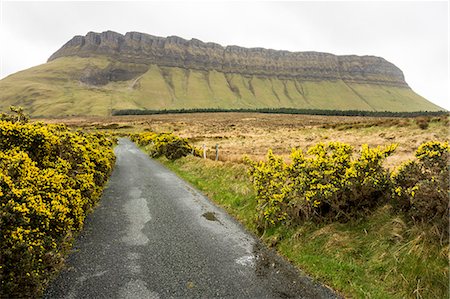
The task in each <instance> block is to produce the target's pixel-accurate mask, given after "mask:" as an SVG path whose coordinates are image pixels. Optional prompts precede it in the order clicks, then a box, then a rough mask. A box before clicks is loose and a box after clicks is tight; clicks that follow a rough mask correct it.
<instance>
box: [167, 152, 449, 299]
mask: <svg viewBox="0 0 450 299" xmlns="http://www.w3.org/2000/svg"><path fill="white" fill-rule="evenodd" d="M160 161H161V162H162V163H163V164H164V165H166V166H167V167H168V168H169V169H171V170H172V171H174V172H175V173H177V174H178V175H179V176H180V177H182V178H183V179H185V180H187V181H188V182H190V183H191V184H193V185H194V186H195V187H197V188H198V189H199V190H201V191H203V192H204V193H205V194H206V195H207V196H208V197H209V198H210V199H212V200H213V201H214V202H216V203H217V204H218V205H220V206H222V207H223V208H225V209H226V210H227V211H228V213H230V214H231V215H233V216H234V217H235V218H236V219H238V220H239V221H240V222H241V223H243V225H244V226H245V227H246V228H247V229H248V230H250V231H252V232H254V233H257V231H256V226H255V223H254V219H255V217H256V199H255V194H254V191H253V188H252V185H251V182H250V179H249V177H248V175H247V173H246V167H245V166H244V165H242V164H235V163H230V162H225V163H224V162H213V161H210V160H202V159H199V158H194V157H191V156H190V157H185V158H182V159H179V160H176V161H168V160H167V159H160ZM430 230H431V228H427V227H419V226H412V225H409V224H408V223H407V222H406V221H405V219H403V218H402V216H399V215H396V214H395V213H394V212H393V210H392V208H391V207H390V206H389V205H386V206H384V207H382V208H379V209H378V210H377V211H375V212H374V213H373V214H371V215H369V216H368V217H367V218H365V219H361V220H355V221H352V222H349V223H345V224H343V223H331V224H321V225H318V224H313V223H306V224H304V225H302V226H300V227H297V228H296V229H287V228H284V227H278V228H276V229H272V230H268V231H266V232H265V233H264V234H263V235H260V237H261V239H262V240H263V241H264V242H265V243H266V244H268V245H269V246H273V247H276V249H277V250H278V252H279V253H280V254H281V255H283V256H285V257H286V258H288V259H289V260H290V261H291V262H293V263H294V264H295V265H296V266H298V267H300V268H301V269H303V270H304V271H306V272H307V273H309V274H310V275H311V276H313V277H315V278H316V279H318V280H319V281H321V282H323V283H325V284H327V285H329V286H331V287H332V288H334V289H336V290H337V291H339V292H341V293H342V294H344V296H346V297H352V298H447V297H448V293H449V276H448V246H441V245H440V244H438V243H436V241H434V240H433V238H431V237H429V236H430V235H432V231H430Z"/></svg>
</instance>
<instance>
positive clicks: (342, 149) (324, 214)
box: [246, 142, 396, 229]
mask: <svg viewBox="0 0 450 299" xmlns="http://www.w3.org/2000/svg"><path fill="white" fill-rule="evenodd" d="M395 148H396V145H391V146H387V147H386V148H380V147H378V148H375V149H370V148H369V147H368V146H366V145H364V146H363V147H362V150H361V153H360V156H359V158H357V159H352V153H353V148H352V147H351V146H350V145H347V144H343V143H338V142H331V143H328V144H322V143H320V144H317V145H316V146H313V147H311V148H309V150H308V151H307V154H306V155H305V154H304V153H303V151H302V150H301V149H299V150H293V151H292V154H291V159H292V163H291V164H290V165H286V164H285V163H284V161H283V160H282V158H280V157H277V156H275V155H273V153H272V152H271V151H269V153H268V156H267V162H253V161H250V160H249V159H246V161H247V163H248V164H249V165H250V170H249V173H250V175H251V177H252V181H253V185H254V187H255V190H256V194H257V200H258V205H257V209H258V219H257V220H258V225H259V227H260V228H261V229H265V228H267V227H270V226H274V225H277V224H279V223H284V224H285V225H295V224H297V223H299V222H301V221H304V220H308V219H313V220H316V221H330V220H338V221H344V222H345V221H348V220H350V219H352V218H354V217H358V216H361V215H365V214H366V213H367V212H368V211H370V210H371V209H373V208H374V207H375V206H377V205H378V204H379V203H380V202H381V201H382V199H383V198H384V197H383V195H384V194H386V193H389V192H388V191H389V190H390V189H389V188H390V180H389V172H388V171H387V170H386V169H384V168H383V167H382V162H383V161H384V159H385V158H386V157H388V156H389V155H391V154H392V153H393V152H394V150H395Z"/></svg>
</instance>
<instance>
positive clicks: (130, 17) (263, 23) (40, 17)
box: [0, 0, 450, 110]
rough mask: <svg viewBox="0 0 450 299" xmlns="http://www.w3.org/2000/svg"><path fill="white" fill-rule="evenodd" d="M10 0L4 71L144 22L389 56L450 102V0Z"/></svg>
mask: <svg viewBox="0 0 450 299" xmlns="http://www.w3.org/2000/svg"><path fill="white" fill-rule="evenodd" d="M0 1H1V4H0V8H1V23H0V24H1V25H0V26H1V27H0V57H1V61H0V78H3V77H5V76H7V75H9V74H12V73H15V72H17V71H19V70H23V69H26V68H29V67H32V66H35V65H38V64H42V63H45V62H46V61H47V59H48V57H50V55H51V54H52V53H53V52H55V51H56V50H58V49H59V48H60V47H61V46H62V45H63V44H65V43H66V42H67V41H68V40H70V39H71V38H72V37H73V36H74V35H85V34H86V33H87V32H89V31H95V32H102V31H106V30H113V31H117V32H119V33H122V34H125V33H126V32H128V31H138V32H143V33H148V34H152V35H157V36H169V35H177V36H180V37H183V38H185V39H190V38H198V39H200V40H202V41H205V42H216V43H219V44H221V45H223V46H226V45H239V46H243V47H264V48H272V49H278V50H289V51H319V52H328V53H333V54H356V55H375V56H381V57H383V58H385V59H387V60H388V61H390V62H392V63H394V64H395V65H396V66H398V67H399V68H400V69H401V70H402V71H403V72H404V74H405V78H406V82H407V83H408V84H409V85H410V86H411V88H412V89H413V90H414V91H416V92H417V93H418V94H420V95H422V96H424V97H425V98H427V99H428V100H430V101H432V102H433V103H436V104H438V105H439V106H441V107H444V108H446V109H448V110H450V101H449V36H448V34H449V2H448V1H434V2H431V1H414V2H411V1H400V2H390V1H377V2H374V1H364V2H338V1H332V2H318V1H316V2H304V1H289V2H281V1H276V2H275V1H274V2H268V1H264V2H259V1H246V2H243V1H208V2H206V1H204V2H194V1H183V2H175V1H164V2H154V1H151V2H150V1H140V2H130V1H123V2H117V1H115V2H106V1H101V2H92V1H71V2H62V1H51V2H42V1H31V2H19V1H5V0H0ZM0 92H1V91H0Z"/></svg>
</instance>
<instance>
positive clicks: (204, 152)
mask: <svg viewBox="0 0 450 299" xmlns="http://www.w3.org/2000/svg"><path fill="white" fill-rule="evenodd" d="M203 159H206V145H205V144H204V143H203Z"/></svg>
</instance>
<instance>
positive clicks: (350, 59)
mask: <svg viewBox="0 0 450 299" xmlns="http://www.w3.org/2000/svg"><path fill="white" fill-rule="evenodd" d="M67 56H78V57H92V56H107V57H109V58H111V59H114V60H117V61H120V62H124V63H136V64H145V65H152V64H155V65H158V66H167V67H180V68H185V69H194V70H203V71H212V70H215V71H218V72H223V73H227V74H228V73H235V74H241V75H249V76H253V75H255V76H271V77H272V76H277V77H278V78H285V79H287V78H297V79H303V80H340V79H343V80H347V81H350V82H356V83H377V84H386V85H393V86H400V87H407V86H408V85H407V84H406V82H405V78H404V76H403V73H402V71H401V70H400V69H399V68H397V67H396V66H395V65H393V64H392V63H389V62H388V61H386V60H384V59H383V58H380V57H374V56H363V57H360V56H355V55H351V56H336V55H333V54H328V53H319V52H288V51H277V50H270V49H263V48H242V47H238V46H227V47H222V46H221V45H218V44H215V43H204V42H202V41H200V40H198V39H191V40H185V39H182V38H180V37H177V36H170V37H167V38H163V37H157V36H152V35H148V34H143V33H138V32H128V33H126V34H125V35H121V34H119V33H116V32H112V31H106V32H103V33H95V32H89V33H88V34H87V35H86V36H75V37H74V38H73V39H71V40H70V41H69V42H67V43H66V44H65V45H64V46H63V47H62V48H61V49H59V50H58V51H57V52H56V53H54V54H53V55H52V56H51V57H50V59H49V61H52V60H54V59H56V58H59V57H67Z"/></svg>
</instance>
